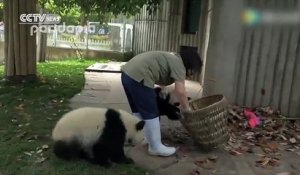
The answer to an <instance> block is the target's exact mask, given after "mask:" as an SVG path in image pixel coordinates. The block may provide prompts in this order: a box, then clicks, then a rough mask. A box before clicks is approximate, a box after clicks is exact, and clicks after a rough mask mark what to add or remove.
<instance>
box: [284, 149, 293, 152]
mask: <svg viewBox="0 0 300 175" xmlns="http://www.w3.org/2000/svg"><path fill="white" fill-rule="evenodd" d="M286 151H290V152H294V151H295V149H293V148H287V149H286Z"/></svg>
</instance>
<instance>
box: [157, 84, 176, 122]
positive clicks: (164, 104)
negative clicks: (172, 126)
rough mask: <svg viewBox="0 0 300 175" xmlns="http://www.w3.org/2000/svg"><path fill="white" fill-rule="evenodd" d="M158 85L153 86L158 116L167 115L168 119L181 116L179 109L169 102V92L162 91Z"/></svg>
mask: <svg viewBox="0 0 300 175" xmlns="http://www.w3.org/2000/svg"><path fill="white" fill-rule="evenodd" d="M161 91H162V89H161V88H160V87H155V93H156V102H157V107H158V111H159V115H160V116H163V115H165V116H167V117H168V119H170V120H179V119H180V118H181V114H180V109H179V108H178V107H177V106H175V105H173V104H171V103H170V94H169V93H166V94H165V93H162V92H161Z"/></svg>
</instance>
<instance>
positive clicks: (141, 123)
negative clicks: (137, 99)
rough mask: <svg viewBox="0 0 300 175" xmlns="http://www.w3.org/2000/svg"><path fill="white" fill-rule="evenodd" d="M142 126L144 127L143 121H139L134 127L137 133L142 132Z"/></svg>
mask: <svg viewBox="0 0 300 175" xmlns="http://www.w3.org/2000/svg"><path fill="white" fill-rule="evenodd" d="M144 126H145V121H144V120H142V121H139V122H138V123H137V124H136V125H135V128H136V130H137V131H140V130H142V129H143V128H144Z"/></svg>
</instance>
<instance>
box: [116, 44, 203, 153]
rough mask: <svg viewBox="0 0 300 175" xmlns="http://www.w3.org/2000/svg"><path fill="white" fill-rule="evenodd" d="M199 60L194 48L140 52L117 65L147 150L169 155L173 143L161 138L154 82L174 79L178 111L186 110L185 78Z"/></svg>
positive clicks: (166, 82) (194, 71) (194, 70)
mask: <svg viewBox="0 0 300 175" xmlns="http://www.w3.org/2000/svg"><path fill="white" fill-rule="evenodd" d="M201 67H202V61H201V58H200V56H199V55H198V53H197V52H195V51H193V50H188V51H184V52H180V53H179V54H177V53H171V52H164V51H150V52H144V53H142V54H139V55H137V56H135V57H133V58H132V59H131V60H129V61H128V62H127V63H126V64H125V65H123V66H122V67H121V71H122V75H121V81H122V85H123V88H124V90H125V94H126V96H127V99H128V102H129V105H130V108H131V111H132V113H133V114H134V115H135V116H136V117H138V118H140V119H142V120H144V121H145V126H144V133H145V138H146V140H147V142H148V153H149V154H150V155H156V156H171V155H173V154H174V153H175V152H176V149H175V148H174V147H167V146H165V145H164V144H162V142H161V129H160V122H159V115H160V113H159V111H160V109H159V105H158V103H157V96H156V92H155V85H159V86H161V87H164V86H168V85H171V84H173V83H175V94H176V96H177V99H178V100H179V103H180V106H179V108H180V110H181V111H189V110H190V107H189V103H188V98H187V95H186V88H185V79H186V78H187V77H189V76H192V75H193V74H197V73H199V72H201Z"/></svg>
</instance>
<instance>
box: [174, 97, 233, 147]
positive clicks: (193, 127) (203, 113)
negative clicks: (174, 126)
mask: <svg viewBox="0 0 300 175" xmlns="http://www.w3.org/2000/svg"><path fill="white" fill-rule="evenodd" d="M190 106H191V108H192V110H191V111H190V112H184V113H183V116H184V118H183V119H181V120H180V121H181V123H182V125H183V126H184V127H185V128H186V130H187V131H188V132H189V133H190V135H191V137H192V138H193V140H194V141H195V142H196V144H197V145H199V146H201V147H202V148H205V149H209V150H210V149H212V148H215V147H217V146H219V145H221V144H223V143H226V142H227V141H228V139H229V134H228V128H227V115H228V110H227V100H226V99H225V97H224V96H223V95H212V96H208V97H204V98H200V99H196V100H193V101H191V102H190Z"/></svg>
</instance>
